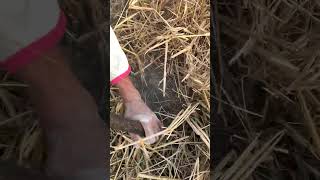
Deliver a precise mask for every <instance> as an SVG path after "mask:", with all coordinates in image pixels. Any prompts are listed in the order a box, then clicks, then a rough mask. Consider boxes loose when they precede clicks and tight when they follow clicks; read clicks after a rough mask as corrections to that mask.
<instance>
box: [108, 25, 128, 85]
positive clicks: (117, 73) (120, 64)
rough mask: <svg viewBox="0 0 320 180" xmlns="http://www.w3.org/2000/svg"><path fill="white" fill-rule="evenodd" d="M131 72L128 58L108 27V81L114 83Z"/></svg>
mask: <svg viewBox="0 0 320 180" xmlns="http://www.w3.org/2000/svg"><path fill="white" fill-rule="evenodd" d="M130 72H131V69H130V66H129V63H128V59H127V57H126V55H125V53H124V52H123V50H122V49H121V46H120V44H119V41H118V39H117V37H116V35H115V33H114V31H113V29H112V28H111V27H110V81H111V84H116V83H117V82H119V81H120V80H121V79H123V78H125V77H126V76H128V75H129V74H130Z"/></svg>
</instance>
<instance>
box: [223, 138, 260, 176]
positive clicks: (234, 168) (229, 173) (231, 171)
mask: <svg viewBox="0 0 320 180" xmlns="http://www.w3.org/2000/svg"><path fill="white" fill-rule="evenodd" d="M258 138H259V135H258V136H256V138H255V139H254V140H253V141H252V142H251V144H250V145H249V146H248V147H247V149H246V150H245V151H244V152H243V153H242V154H241V156H240V157H239V158H238V159H237V161H236V162H235V163H234V164H233V165H232V166H231V167H230V168H229V169H228V170H227V171H226V172H225V173H224V176H222V178H220V179H229V178H231V177H232V175H233V174H234V173H236V171H237V170H238V169H239V166H240V165H241V164H242V163H243V162H244V161H245V159H246V158H247V157H248V155H249V154H250V152H251V151H252V150H253V148H254V147H255V146H256V145H257V143H258Z"/></svg>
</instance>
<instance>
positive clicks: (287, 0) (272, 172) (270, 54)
mask: <svg viewBox="0 0 320 180" xmlns="http://www.w3.org/2000/svg"><path fill="white" fill-rule="evenodd" d="M319 5H320V4H319V2H318V1H316V0H310V1H300V0H279V1H278V0H275V1H258V0H242V1H229V0H221V1H218V9H219V12H218V13H217V14H216V15H217V19H218V22H219V25H220V27H221V29H220V34H219V35H220V38H221V42H222V44H221V46H222V49H223V50H222V51H223V52H222V53H223V54H224V56H223V59H222V60H223V62H224V66H223V67H224V74H223V81H224V91H223V94H224V98H223V99H221V100H220V99H219V101H223V102H225V104H228V105H224V108H223V111H222V114H223V115H222V116H223V119H224V121H225V122H226V124H227V126H228V127H227V129H228V130H229V132H231V135H232V138H231V141H230V140H228V143H230V144H232V147H233V148H232V150H231V151H230V152H229V155H228V156H226V157H225V159H223V160H222V161H221V162H220V164H219V165H217V166H216V169H215V171H214V177H215V179H224V180H227V179H312V177H313V178H315V179H316V178H319V162H320V161H319V155H320V154H319V150H320V149H319V128H318V127H319V123H320V122H319V120H320V118H319V112H320V111H319V107H320V106H319V105H320V103H319V102H320V101H319V100H320V96H319V95H320V83H319V82H320V79H319V78H320V76H319V73H320V71H319V67H320V60H319V47H320V44H319V42H320V41H319V35H318V34H319V33H318V32H319V29H320V23H319V22H320V21H319V20H320V14H319V13H320V6H319ZM227 52H231V53H229V54H227ZM230 105H231V106H232V107H233V106H236V107H239V108H230ZM239 109H245V110H246V111H244V110H241V111H239ZM248 112H253V113H255V114H261V115H262V116H261V117H258V116H252V114H253V113H251V114H250V113H248ZM257 134H263V136H260V138H258V139H257V138H256V137H257ZM268 139H270V140H268ZM217 146H218V145H217ZM237 156H239V157H237Z"/></svg>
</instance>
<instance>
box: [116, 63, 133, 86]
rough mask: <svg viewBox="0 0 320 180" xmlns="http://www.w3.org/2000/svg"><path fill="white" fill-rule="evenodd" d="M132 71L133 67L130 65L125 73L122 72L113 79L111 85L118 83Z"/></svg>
mask: <svg viewBox="0 0 320 180" xmlns="http://www.w3.org/2000/svg"><path fill="white" fill-rule="evenodd" d="M130 72H131V67H130V66H129V67H128V69H127V70H126V71H125V72H124V73H122V74H120V75H119V76H117V77H116V78H114V79H112V80H111V85H115V84H117V83H118V82H119V81H121V80H122V79H124V78H125V77H127V76H128V75H129V74H130Z"/></svg>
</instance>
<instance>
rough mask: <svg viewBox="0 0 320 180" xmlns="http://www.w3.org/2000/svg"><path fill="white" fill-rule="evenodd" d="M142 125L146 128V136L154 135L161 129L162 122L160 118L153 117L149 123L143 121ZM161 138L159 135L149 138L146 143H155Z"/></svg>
mask: <svg viewBox="0 0 320 180" xmlns="http://www.w3.org/2000/svg"><path fill="white" fill-rule="evenodd" d="M142 126H143V128H144V130H145V134H146V137H149V136H152V135H154V134H157V133H158V132H160V131H161V122H160V120H159V119H158V118H153V119H152V120H151V121H149V122H148V123H142ZM158 139H159V137H158V136H156V137H153V138H150V139H147V140H146V143H148V144H154V143H155V142H157V141H158Z"/></svg>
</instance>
